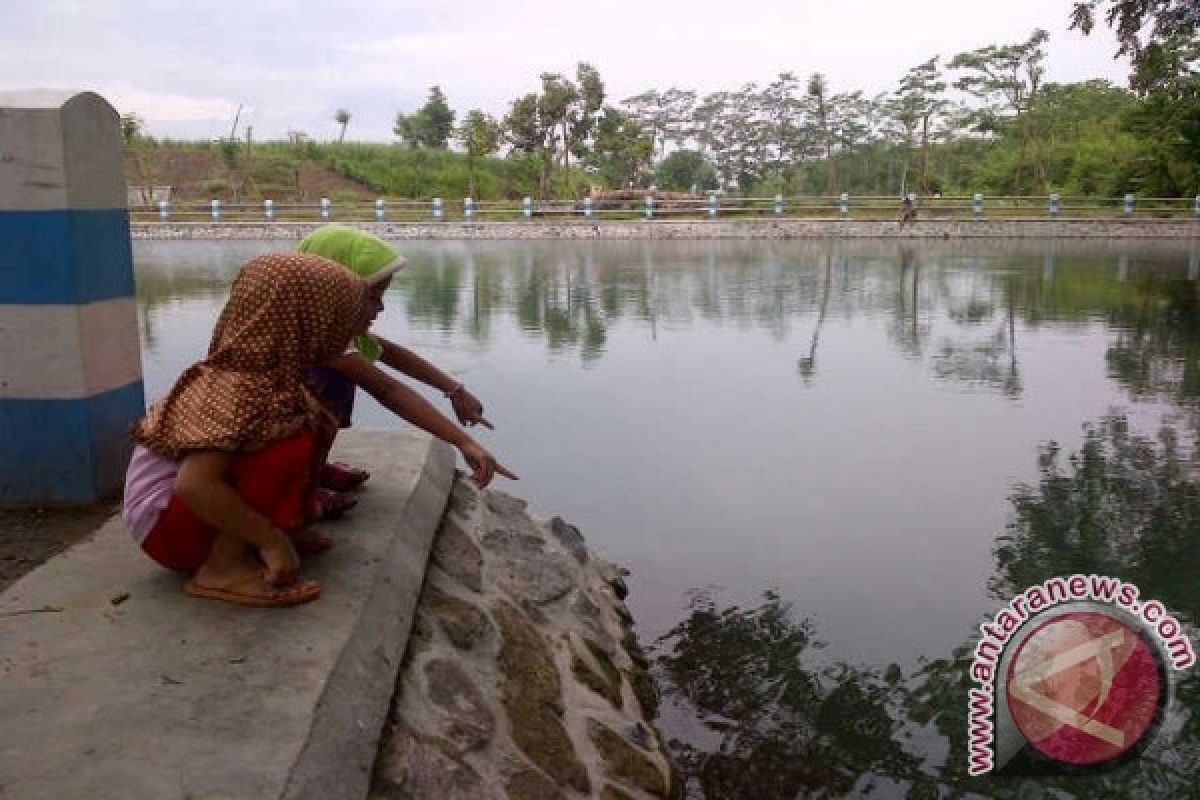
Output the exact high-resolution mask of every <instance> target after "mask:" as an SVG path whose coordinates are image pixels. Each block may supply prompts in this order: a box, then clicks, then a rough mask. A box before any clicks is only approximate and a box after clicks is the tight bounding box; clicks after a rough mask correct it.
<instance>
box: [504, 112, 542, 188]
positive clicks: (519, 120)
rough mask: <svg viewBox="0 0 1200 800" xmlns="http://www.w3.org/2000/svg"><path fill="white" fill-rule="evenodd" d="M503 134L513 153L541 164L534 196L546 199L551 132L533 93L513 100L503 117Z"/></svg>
mask: <svg viewBox="0 0 1200 800" xmlns="http://www.w3.org/2000/svg"><path fill="white" fill-rule="evenodd" d="M504 133H505V136H506V137H507V138H508V141H509V144H511V145H512V147H513V149H514V150H516V151H517V152H521V153H527V154H529V155H531V156H537V157H538V159H539V160H540V161H541V171H540V177H539V179H538V193H539V195H540V196H541V198H542V199H543V200H544V199H546V198H547V197H549V192H550V168H551V165H552V161H553V136H554V129H553V124H552V123H547V120H546V119H545V117H544V116H543V114H542V110H541V106H540V104H539V97H538V95H537V94H536V93H532V92H531V93H530V94H527V95H523V96H521V97H518V98H517V99H516V100H514V101H513V103H512V105H511V106H510V107H509V110H508V114H507V116H505V118H504Z"/></svg>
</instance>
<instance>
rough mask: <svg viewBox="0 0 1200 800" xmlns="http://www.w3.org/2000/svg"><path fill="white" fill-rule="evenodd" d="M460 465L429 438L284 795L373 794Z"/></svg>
mask: <svg viewBox="0 0 1200 800" xmlns="http://www.w3.org/2000/svg"><path fill="white" fill-rule="evenodd" d="M454 465H455V455H454V449H453V448H452V447H450V445H448V444H446V443H445V442H441V441H439V440H436V439H431V440H430V445H429V454H428V457H427V458H426V459H425V466H424V469H423V470H422V474H421V477H420V478H419V479H418V482H417V485H416V487H415V488H414V489H413V491H412V494H411V495H410V496H409V500H408V503H407V504H406V505H405V507H404V511H403V513H402V515H401V518H400V519H399V520H398V522H397V524H396V531H395V535H394V536H393V537H392V543H391V545H390V546H389V548H388V551H387V554H386V555H385V556H384V557H383V559H382V563H381V564H380V565H379V566H378V568H377V569H376V570H375V576H376V577H375V580H374V582H373V584H372V586H371V587H370V589H369V591H368V593H367V596H366V598H365V601H364V603H363V606H362V612H361V613H360V615H359V618H358V620H356V622H355V625H354V628H353V631H354V632H353V634H352V635H351V638H350V640H349V641H347V642H346V643H345V645H344V647H343V649H342V652H341V654H340V655H339V657H338V660H337V663H336V664H335V666H334V668H333V671H332V672H331V673H330V675H329V678H328V680H327V681H326V684H325V688H324V691H323V693H322V695H321V698H320V699H319V700H318V701H317V706H316V708H315V710H314V712H313V717H312V727H311V729H310V731H309V735H308V740H307V741H306V742H305V744H304V747H303V748H302V750H301V751H300V754H299V755H298V756H297V758H296V761H295V763H294V764H293V765H292V768H291V770H290V774H289V776H288V780H287V784H286V786H285V787H284V791H283V794H282V795H281V800H330V799H331V798H343V797H344V798H363V797H366V796H367V793H368V791H369V790H370V785H371V773H372V769H373V768H374V764H375V757H376V755H377V753H378V750H379V739H380V737H381V735H382V733H383V727H384V723H385V721H386V719H387V715H388V712H389V709H390V708H391V700H392V695H393V694H394V692H395V684H396V679H397V676H398V675H399V670H400V662H401V660H402V658H403V656H404V651H405V648H406V647H407V645H408V637H409V633H410V631H411V629H412V624H413V620H414V618H415V615H416V609H417V598H418V596H419V595H420V592H421V587H422V585H423V583H424V577H425V568H426V563H427V561H428V558H429V553H430V551H431V549H432V546H433V538H434V535H435V533H436V532H437V530H438V528H439V526H440V520H441V517H442V514H443V513H444V512H445V509H446V504H447V503H448V502H449V497H450V489H451V487H452V484H453V482H454ZM422 538H423V541H420V542H419V547H420V549H419V552H423V553H424V557H423V558H419V559H417V561H419V563H415V562H413V561H409V562H407V563H406V561H405V559H403V558H401V554H402V553H411V552H412V550H413V549H415V548H416V546H417V540H418V539H422ZM402 542H403V543H404V544H403V545H401V543H402Z"/></svg>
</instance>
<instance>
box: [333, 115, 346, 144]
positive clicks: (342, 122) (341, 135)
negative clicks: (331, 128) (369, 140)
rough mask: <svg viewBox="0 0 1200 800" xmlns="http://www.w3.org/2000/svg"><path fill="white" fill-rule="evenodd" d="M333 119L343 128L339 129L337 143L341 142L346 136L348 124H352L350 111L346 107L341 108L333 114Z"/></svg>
mask: <svg viewBox="0 0 1200 800" xmlns="http://www.w3.org/2000/svg"><path fill="white" fill-rule="evenodd" d="M333 120H334V122H336V123H337V124H338V125H341V126H342V129H341V130H340V131H338V140H337V143H338V144H341V143H342V140H343V139H345V138H346V126H347V125H349V124H350V112H349V111H347V110H346V109H344V108H339V109H338V110H337V113H335V114H334V115H333Z"/></svg>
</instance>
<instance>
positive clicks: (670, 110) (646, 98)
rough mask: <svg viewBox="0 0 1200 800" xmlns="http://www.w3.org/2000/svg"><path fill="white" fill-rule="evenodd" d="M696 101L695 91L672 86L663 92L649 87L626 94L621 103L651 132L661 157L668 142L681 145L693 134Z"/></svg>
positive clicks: (677, 145)
mask: <svg viewBox="0 0 1200 800" xmlns="http://www.w3.org/2000/svg"><path fill="white" fill-rule="evenodd" d="M695 103H696V93H695V92H694V91H692V90H690V89H676V88H674V87H672V88H670V89H667V90H666V91H665V92H661V93H660V92H658V91H657V90H655V89H650V90H649V91H645V92H642V93H641V94H639V95H634V96H633V97H629V98H626V99H625V100H624V101H622V103H621V104H622V105H623V106H626V107H627V108H628V109H629V113H631V114H632V115H633V116H634V118H635V119H637V121H638V122H640V123H641V125H642V128H643V129H645V130H647V131H649V132H650V134H651V136H652V137H653V139H654V144H655V149H656V151H657V153H658V156H659V158H662V157H663V156H664V155H665V154H666V149H667V144H668V143H672V144H674V145H675V146H676V147H682V146H683V145H684V144H685V142H686V141H687V139H688V138H689V137H690V136H691V134H692V126H691V124H690V123H691V118H692V108H693V106H694V105H695Z"/></svg>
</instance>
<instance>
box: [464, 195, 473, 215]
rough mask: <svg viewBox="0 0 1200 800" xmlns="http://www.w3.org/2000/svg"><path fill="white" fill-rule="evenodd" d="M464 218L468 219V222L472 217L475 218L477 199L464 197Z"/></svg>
mask: <svg viewBox="0 0 1200 800" xmlns="http://www.w3.org/2000/svg"><path fill="white" fill-rule="evenodd" d="M463 216H464V217H465V218H467V219H468V220H469V219H471V217H473V216H475V198H473V197H464V198H463Z"/></svg>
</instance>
